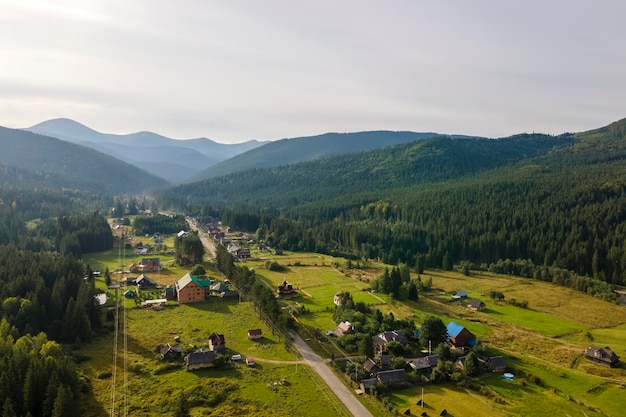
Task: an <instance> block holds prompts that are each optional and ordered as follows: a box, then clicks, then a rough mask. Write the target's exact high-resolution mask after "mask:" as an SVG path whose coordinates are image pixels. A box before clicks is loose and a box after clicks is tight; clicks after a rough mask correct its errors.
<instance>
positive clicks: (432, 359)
mask: <svg viewBox="0 0 626 417" xmlns="http://www.w3.org/2000/svg"><path fill="white" fill-rule="evenodd" d="M407 363H408V365H409V366H410V367H411V368H412V369H413V370H414V371H416V372H430V371H431V370H432V369H433V368H435V367H437V363H439V355H428V356H426V357H423V358H415V359H410V360H409V361H408V362H407Z"/></svg>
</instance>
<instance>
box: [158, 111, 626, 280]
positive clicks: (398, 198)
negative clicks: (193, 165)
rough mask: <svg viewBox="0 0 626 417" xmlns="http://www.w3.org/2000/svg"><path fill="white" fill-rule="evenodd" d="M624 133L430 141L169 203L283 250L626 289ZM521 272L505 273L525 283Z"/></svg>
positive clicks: (616, 128)
mask: <svg viewBox="0 0 626 417" xmlns="http://www.w3.org/2000/svg"><path fill="white" fill-rule="evenodd" d="M624 126H625V122H624V121H620V122H617V123H615V124H613V125H611V126H609V127H606V128H603V129H599V130H596V131H592V132H586V133H579V134H566V135H561V136H559V137H550V136H544V135H520V136H515V137H511V138H507V139H501V140H479V139H471V140H467V139H450V138H437V139H430V140H425V141H420V142H417V143H414V144H408V145H402V146H398V147H394V148H391V149H385V150H378V151H371V152H366V153H362V154H358V155H350V156H343V157H337V158H330V159H326V160H323V161H319V162H311V163H305V164H298V165H293V166H288V167H278V168H272V169H268V170H255V171H249V172H246V173H243V174H238V175H230V176H226V177H221V178H217V179H214V180H213V181H209V182H202V183H197V184H192V185H188V186H185V187H180V188H177V189H175V190H173V193H172V194H169V196H168V198H170V199H171V200H169V203H174V204H175V203H177V202H178V203H179V204H180V205H181V206H183V207H186V208H187V209H192V208H193V209H194V210H201V211H202V212H203V213H204V214H212V215H218V216H220V218H221V219H222V220H223V221H224V222H225V223H226V224H229V225H231V226H233V227H236V228H242V229H247V230H251V231H254V230H258V231H259V232H260V234H261V235H262V236H265V238H266V240H267V242H268V243H269V244H270V245H277V246H280V247H283V248H285V249H293V250H310V251H318V252H325V253H335V254H337V253H343V254H346V255H349V254H354V255H356V256H359V257H365V258H374V259H377V258H379V259H381V260H383V261H385V262H389V263H392V264H395V263H398V262H408V263H409V264H412V265H413V264H415V263H416V262H418V261H419V262H421V263H423V264H425V265H427V266H438V267H441V266H442V265H444V264H449V265H450V267H451V263H458V262H461V261H470V262H472V263H474V265H475V267H479V266H480V265H483V267H489V265H490V264H491V263H494V268H495V267H496V265H497V263H498V262H499V261H504V260H506V259H510V260H514V261H515V260H524V263H525V264H526V265H527V266H528V268H526V270H525V274H526V275H530V276H535V277H537V278H541V279H548V280H561V281H564V282H565V281H567V284H568V285H569V283H570V281H572V279H573V278H572V276H570V275H569V273H570V272H571V273H574V274H576V276H582V277H585V276H586V277H589V278H592V279H597V280H602V281H606V282H609V283H613V284H618V285H621V284H623V283H624V282H625V278H626V251H625V249H626V247H625V243H624V239H623V236H625V232H626V163H625V159H626V137H625V136H624V131H625V129H624ZM176 199H178V201H176ZM216 202H219V203H216ZM224 208H226V210H224ZM444 260H447V261H449V262H444ZM520 262H521V261H519V262H518V266H516V267H515V266H510V268H509V269H510V270H509V271H507V272H508V273H514V272H517V273H519V271H520V270H521V269H523V268H520V267H519V263H520ZM511 265H513V264H511ZM446 266H447V265H446ZM567 271H570V272H567ZM555 276H558V277H557V278H555ZM575 285H578V286H579V287H581V289H585V288H586V285H587V284H582V283H581V284H572V286H575Z"/></svg>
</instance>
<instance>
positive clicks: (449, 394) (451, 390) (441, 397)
mask: <svg viewBox="0 0 626 417" xmlns="http://www.w3.org/2000/svg"><path fill="white" fill-rule="evenodd" d="M421 399H422V387H421V386H416V387H411V388H406V389H401V390H395V391H393V393H392V394H391V396H390V398H389V402H390V404H391V405H392V406H393V407H394V409H396V410H398V411H399V412H400V414H402V413H404V412H405V410H406V409H407V408H408V409H410V410H411V415H414V416H419V415H421V414H422V413H423V412H426V413H428V415H430V416H438V415H440V413H441V411H442V410H444V409H445V410H447V412H448V415H450V416H492V415H493V416H497V415H501V412H499V411H497V410H496V409H495V407H494V405H493V403H492V402H491V401H489V400H487V399H486V398H485V397H482V396H480V395H479V394H475V395H470V394H468V392H467V391H465V390H464V389H462V388H458V387H455V386H450V385H447V384H444V385H425V386H424V407H423V408H422V407H421V406H419V405H417V402H418V401H419V400H421Z"/></svg>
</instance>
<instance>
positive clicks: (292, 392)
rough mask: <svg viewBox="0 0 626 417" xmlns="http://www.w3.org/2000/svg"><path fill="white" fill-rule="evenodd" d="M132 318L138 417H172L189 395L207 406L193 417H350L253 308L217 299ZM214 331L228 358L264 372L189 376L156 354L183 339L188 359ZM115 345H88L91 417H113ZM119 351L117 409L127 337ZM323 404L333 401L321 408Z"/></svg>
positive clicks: (132, 407)
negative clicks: (251, 334)
mask: <svg viewBox="0 0 626 417" xmlns="http://www.w3.org/2000/svg"><path fill="white" fill-rule="evenodd" d="M126 315H127V318H126V320H127V326H128V333H127V334H128V336H127V340H126V343H127V346H128V350H127V354H126V355H127V367H128V370H129V372H128V374H127V378H128V384H127V387H128V390H129V396H128V404H129V412H130V414H131V415H133V416H161V415H171V414H170V413H171V412H172V411H173V410H172V409H171V404H172V403H173V401H174V400H175V399H176V398H178V396H179V395H181V394H182V393H184V395H186V396H188V397H189V398H190V399H193V398H196V403H198V404H200V403H202V404H204V405H202V406H195V407H193V408H192V416H201V415H202V416H212V415H215V416H217V415H223V414H224V413H232V414H238V415H261V416H263V415H267V416H274V415H277V416H290V415H302V416H316V415H324V414H327V415H339V416H341V415H347V412H346V410H344V409H343V407H342V406H340V405H339V404H338V403H337V401H336V400H335V399H334V397H333V394H332V393H331V392H330V391H329V390H328V388H327V387H326V386H325V384H324V383H323V381H321V380H319V378H318V377H317V375H316V374H313V373H312V372H311V371H310V370H308V369H307V368H306V367H305V366H304V365H302V364H298V365H296V363H297V361H298V357H297V355H296V354H295V352H293V351H292V350H287V348H286V346H285V343H284V340H282V339H281V338H279V337H278V336H277V335H273V334H272V332H271V330H270V329H269V328H267V326H265V324H264V323H263V322H261V321H260V320H259V319H258V318H257V317H256V315H255V314H254V312H253V310H252V309H251V308H250V306H249V305H248V303H246V302H237V301H222V300H217V299H216V300H214V301H212V302H207V303H202V304H194V305H177V304H176V303H172V304H168V306H167V307H166V308H165V309H164V310H162V311H153V310H150V309H146V308H141V307H135V308H128V309H127V313H126ZM250 328H261V329H262V330H263V335H264V337H263V338H262V339H260V340H255V341H251V340H248V339H247V330H248V329H250ZM214 331H215V332H218V333H221V334H224V336H225V339H226V344H227V347H228V351H227V353H228V355H232V354H235V353H238V354H241V355H242V356H243V357H244V358H245V357H254V358H255V359H256V360H257V366H256V367H254V368H249V367H247V366H246V365H245V363H244V362H234V364H233V367H232V368H229V369H225V370H220V369H204V370H200V371H193V372H190V371H186V370H184V369H183V367H182V362H178V363H175V364H169V363H166V362H162V361H161V360H160V359H159V357H158V355H157V354H156V352H155V346H156V345H158V344H165V343H171V344H175V343H174V337H175V336H179V337H180V344H178V346H180V347H182V348H183V349H185V351H190V350H194V347H195V348H202V347H206V344H207V338H208V336H209V335H210V334H211V333H212V332H214ZM112 339H113V338H112V335H108V336H107V337H103V338H101V339H100V340H98V341H97V342H96V343H92V344H85V345H83V347H82V348H81V349H80V350H79V351H78V352H77V353H78V354H79V355H82V356H85V357H89V358H90V359H89V360H87V361H85V362H83V363H82V364H81V369H82V371H83V372H84V373H85V374H86V375H87V376H89V378H90V380H91V381H92V386H93V388H94V394H95V396H94V398H91V399H90V400H89V401H87V402H86V404H85V411H86V413H85V415H87V414H88V415H94V416H97V415H103V416H104V415H107V410H108V408H107V407H109V406H110V403H111V398H112V393H111V387H112V385H113V376H112V375H111V372H112V361H113V340H112ZM118 346H119V347H120V350H119V351H118V355H117V378H116V380H117V381H116V386H117V389H116V390H115V396H116V398H117V401H116V403H119V402H121V401H122V398H123V389H122V387H123V385H124V384H123V377H122V375H123V372H122V371H123V363H124V355H123V353H122V350H121V347H122V346H123V337H122V335H120V336H119V339H118ZM207 398H208V399H207ZM320 398H326V399H327V400H326V401H319V399H320ZM201 400H202V401H201ZM190 403H191V404H192V405H193V404H194V403H193V401H190ZM206 404H210V405H211V406H210V407H207V406H206Z"/></svg>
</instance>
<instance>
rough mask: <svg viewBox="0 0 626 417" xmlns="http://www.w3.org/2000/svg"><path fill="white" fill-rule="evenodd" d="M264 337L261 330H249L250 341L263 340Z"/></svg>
mask: <svg viewBox="0 0 626 417" xmlns="http://www.w3.org/2000/svg"><path fill="white" fill-rule="evenodd" d="M262 337H263V331H262V330H261V329H250V330H248V339H250V340H253V339H261V338H262Z"/></svg>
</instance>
